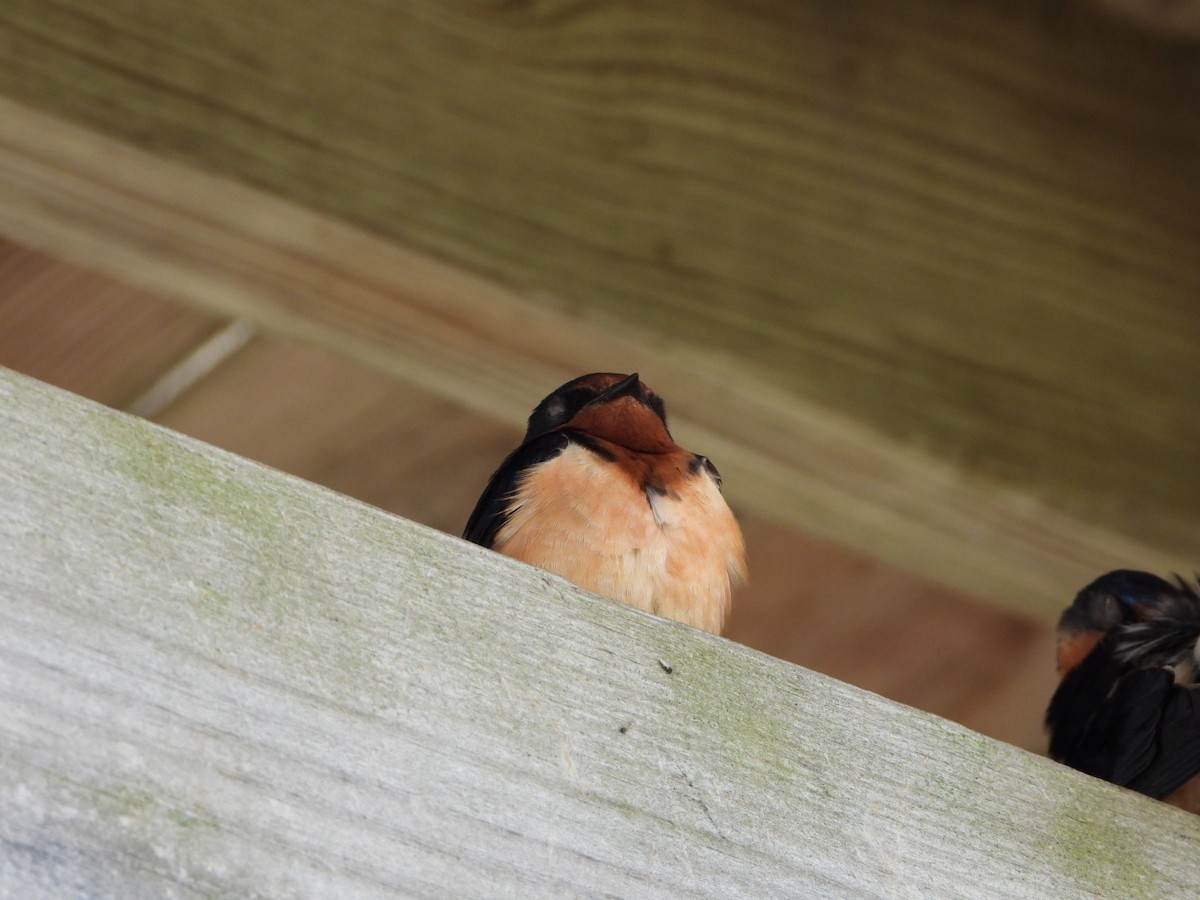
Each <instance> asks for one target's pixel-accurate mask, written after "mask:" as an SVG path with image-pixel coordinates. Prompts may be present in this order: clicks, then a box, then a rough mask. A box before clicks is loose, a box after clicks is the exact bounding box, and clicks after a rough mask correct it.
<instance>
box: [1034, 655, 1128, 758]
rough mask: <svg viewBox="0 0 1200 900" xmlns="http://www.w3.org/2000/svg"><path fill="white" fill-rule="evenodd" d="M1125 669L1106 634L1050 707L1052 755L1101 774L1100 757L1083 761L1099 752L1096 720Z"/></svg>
mask: <svg viewBox="0 0 1200 900" xmlns="http://www.w3.org/2000/svg"><path fill="white" fill-rule="evenodd" d="M1122 671H1123V667H1122V666H1121V665H1120V663H1118V662H1117V661H1116V659H1115V658H1114V656H1113V647H1112V640H1111V638H1105V639H1104V640H1103V641H1101V642H1100V643H1099V644H1097V645H1096V647H1095V649H1094V650H1092V652H1091V653H1089V654H1088V655H1087V656H1086V657H1084V659H1083V661H1082V662H1081V663H1080V664H1079V665H1078V666H1076V667H1075V668H1074V669H1072V670H1071V671H1070V672H1068V673H1067V675H1066V676H1065V677H1064V678H1063V680H1062V682H1061V683H1060V684H1059V686H1058V689H1057V690H1056V691H1055V692H1054V696H1053V697H1052V698H1051V699H1050V706H1049V708H1048V709H1047V710H1046V730H1047V731H1049V732H1050V755H1051V756H1052V757H1054V758H1055V759H1057V760H1060V761H1062V762H1065V763H1066V764H1067V765H1069V766H1073V767H1074V768H1076V769H1081V770H1082V771H1084V772H1087V773H1088V774H1090V775H1098V774H1099V773H1098V772H1097V771H1095V768H1096V766H1097V765H1098V764H1099V762H1100V761H1099V760H1092V763H1093V764H1092V765H1090V766H1085V765H1083V764H1082V762H1083V761H1084V760H1085V759H1088V758H1089V757H1091V756H1094V755H1095V751H1094V749H1092V745H1094V744H1095V742H1096V736H1095V720H1096V717H1097V715H1098V713H1099V710H1100V709H1101V708H1102V707H1103V705H1104V702H1105V699H1106V698H1107V697H1108V695H1109V694H1110V693H1111V692H1112V690H1113V688H1114V687H1115V686H1116V683H1117V679H1118V678H1120V677H1121V673H1122ZM1101 777H1107V776H1101Z"/></svg>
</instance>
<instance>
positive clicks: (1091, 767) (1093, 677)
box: [1046, 569, 1200, 812]
mask: <svg viewBox="0 0 1200 900" xmlns="http://www.w3.org/2000/svg"><path fill="white" fill-rule="evenodd" d="M1198 639H1200V594H1197V591H1196V588H1194V587H1191V586H1189V585H1188V584H1187V583H1186V582H1185V581H1184V580H1183V579H1181V578H1177V579H1176V581H1175V583H1171V582H1169V581H1166V580H1164V579H1162V578H1159V577H1157V576H1156V575H1151V574H1149V573H1147V572H1136V571H1132V570H1128V569H1119V570H1117V571H1115V572H1109V573H1108V574H1107V575H1102V576H1101V577H1099V578H1097V579H1096V580H1095V581H1093V582H1092V583H1091V584H1089V585H1088V586H1087V587H1085V588H1084V589H1083V590H1082V591H1080V592H1079V594H1078V596H1076V598H1075V602H1074V603H1072V604H1071V605H1070V606H1069V607H1067V609H1066V611H1065V612H1064V613H1063V615H1062V619H1061V620H1060V621H1059V626H1058V653H1057V655H1058V675H1059V686H1058V689H1057V690H1056V691H1055V693H1054V696H1053V698H1052V699H1051V700H1050V706H1049V708H1048V709H1047V710H1046V729H1047V731H1049V733H1050V755H1051V756H1053V757H1054V758H1055V759H1057V760H1059V761H1060V762H1064V763H1066V764H1067V765H1069V766H1072V767H1074V768H1076V769H1079V770H1080V771H1083V772H1087V773H1088V774H1089V775H1094V776H1096V777H1097V778H1103V779H1105V780H1107V781H1111V782H1113V783H1114V784H1119V785H1122V786H1123V787H1127V788H1131V789H1133V790H1135V791H1140V792H1141V793H1143V794H1147V795H1149V796H1151V797H1155V798H1157V799H1160V800H1163V801H1165V802H1167V803H1170V804H1172V805H1174V806H1178V807H1181V808H1183V809H1186V810H1189V811H1190V812H1200V686H1198V684H1197V667H1198V664H1200V660H1198V657H1200V648H1198V646H1197V640H1198Z"/></svg>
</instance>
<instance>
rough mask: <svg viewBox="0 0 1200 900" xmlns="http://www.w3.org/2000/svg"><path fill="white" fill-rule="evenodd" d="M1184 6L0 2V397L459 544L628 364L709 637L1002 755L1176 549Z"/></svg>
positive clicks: (1184, 417)
mask: <svg viewBox="0 0 1200 900" xmlns="http://www.w3.org/2000/svg"><path fill="white" fill-rule="evenodd" d="M1196 9H1197V4H1196V3H1190V2H1187V3H1175V4H1148V3H1136V2H1122V0H1105V2H1099V0H1097V2H1084V0H1055V2H1034V0H1008V2H997V3H990V4H974V3H965V2H956V0H928V2H923V3H920V4H910V5H908V6H906V7H904V9H902V10H901V9H895V8H893V9H887V10H884V9H882V8H879V7H877V6H876V5H874V4H870V3H867V2H865V0H862V2H859V0H847V2H844V3H839V4H828V3H821V2H816V0H812V2H799V3H784V2H767V0H761V2H747V3H735V2H730V0H708V2H703V3H697V4H691V5H688V6H687V7H670V6H660V5H646V4H641V3H636V2H619V3H612V4H604V5H600V6H597V5H592V4H579V3H561V2H560V3H551V2H529V3H516V4H502V5H496V4H477V3H467V2H452V3H445V2H434V0H427V2H412V3H405V4H400V3H395V4H388V3H381V4H371V5H366V4H361V5H347V4H334V3H330V2H325V0H320V2H318V0H307V2H304V3H300V4H295V3H283V2H281V0H253V2H241V0H236V2H235V0H199V2H196V3H192V4H188V5H187V6H186V7H179V8H176V9H173V10H172V11H171V12H170V14H169V15H167V14H164V13H163V11H162V9H161V7H159V6H157V5H155V4H152V3H150V2H149V0H119V2H114V3H110V4H105V5H104V6H103V7H96V6H95V5H94V4H90V3H86V2H84V0H64V2H62V3H57V4H54V5H53V6H49V5H46V4H44V3H40V2H38V0H9V2H6V3H5V4H3V6H0V235H3V236H4V237H5V238H6V239H7V242H6V243H4V244H3V245H2V251H0V364H3V365H7V366H10V367H12V368H16V369H18V370H21V371H25V372H28V373H30V374H33V375H35V376H36V377H39V378H43V379H45V380H47V381H50V382H52V383H55V384H59V385H62V386H64V387H66V388H68V389H70V390H73V391H77V392H79V393H82V394H85V395H87V396H90V397H93V398H94V399H97V400H99V401H101V402H104V403H108V404H111V405H114V406H117V407H120V408H124V409H128V410H132V411H134V412H137V413H139V414H142V415H147V416H149V417H151V418H153V419H155V420H157V421H159V422H161V423H162V424H164V425H167V426H168V427H171V428H176V429H179V430H181V431H185V432H188V433H190V434H193V435H196V436H198V437H200V438H203V439H205V440H208V441H211V442H213V443H215V444H218V445H220V446H223V447H227V448H229V449H231V450H233V451H235V452H238V453H241V454H245V455H247V456H250V457H253V458H256V459H260V460H262V461H264V462H267V463H269V464H271V465H275V466H278V467H280V468H283V469H286V470H288V471H292V472H295V473H297V474H299V475H301V476H303V477H306V478H311V479H313V480H315V481H318V482H321V483H323V484H326V485H328V486H330V487H332V488H333V489H335V490H339V491H344V492H346V493H348V494H351V495H353V496H356V497H359V498H361V499H363V500H365V501H367V502H370V503H374V504H377V505H379V506H381V507H383V508H386V509H389V510H393V511H395V512H397V513H399V514H401V515H405V516H408V517H411V518H414V519H417V520H419V521H422V522H426V523H428V524H431V525H434V526H435V527H438V528H442V529H445V530H447V531H450V532H453V533H457V532H458V531H459V530H460V529H461V526H462V523H463V521H464V520H465V517H466V515H467V513H468V512H469V510H470V507H471V504H472V503H473V501H474V499H475V496H476V495H477V493H478V491H479V490H480V489H481V488H482V486H483V484H484V482H485V480H486V478H487V475H488V474H489V473H490V471H491V469H492V468H493V467H494V466H495V465H496V463H497V462H498V461H499V460H500V459H501V458H502V457H503V455H504V454H505V453H506V452H507V451H508V450H509V449H511V447H512V446H513V445H514V442H515V441H516V440H517V438H518V436H519V434H520V426H521V421H522V418H523V416H524V415H526V414H527V413H528V411H529V409H530V408H531V407H532V406H533V404H534V403H536V401H537V400H538V399H540V398H541V396H542V395H543V394H545V393H546V391H548V390H549V389H551V388H553V387H554V386H556V385H557V384H558V383H560V382H562V381H564V380H566V379H567V378H569V377H571V376H573V375H576V374H579V373H581V372H584V371H593V370H597V369H609V370H620V371H632V370H634V369H636V370H638V371H640V372H641V373H642V374H643V376H644V377H645V379H646V380H647V381H648V382H649V383H650V384H651V385H652V386H654V387H655V388H656V389H657V390H659V392H660V393H662V394H663V395H664V397H665V398H666V400H667V403H668V407H669V409H670V410H671V411H672V412H673V413H674V422H675V431H676V434H677V436H679V437H680V439H681V441H682V442H683V443H684V444H685V445H688V446H690V447H693V448H694V449H696V450H698V451H701V452H705V453H707V454H708V455H710V456H712V457H713V459H714V460H715V461H716V462H717V464H718V465H719V466H720V468H721V470H722V472H723V473H724V474H725V476H726V482H727V490H728V494H729V496H730V498H731V501H732V503H733V504H734V506H735V508H736V509H737V510H738V512H739V514H740V516H741V518H742V520H743V522H744V524H745V527H746V531H747V535H748V537H749V539H750V545H751V564H752V579H753V580H752V584H751V585H750V587H748V588H747V589H746V590H745V591H744V592H743V593H742V595H741V596H740V597H739V598H738V604H737V607H736V610H735V615H734V619H733V621H732V623H731V625H730V627H729V629H728V632H727V634H728V636H729V637H730V638H732V639H733V640H737V641H743V642H745V643H748V644H750V645H751V646H754V647H757V648H759V649H761V650H763V651H765V652H767V653H771V654H774V655H777V656H781V657H784V658H786V659H790V660H794V661H796V662H798V663H801V664H803V665H806V666H811V667H813V668H817V669H820V670H822V671H825V672H828V673H831V674H833V675H835V676H837V677H840V678H843V679H845V680H847V681H850V682H852V683H854V684H858V685H860V686H862V687H865V688H868V689H870V690H875V691H879V692H881V693H883V694H885V695H887V696H889V697H892V698H895V699H898V700H901V701H903V702H907V703H912V704H914V705H917V706H920V707H923V708H925V709H929V710H932V711H934V712H937V713H939V714H942V715H946V716H948V717H951V718H954V719H957V720H959V721H962V722H964V723H966V724H968V725H970V726H972V727H975V728H978V729H979V730H981V731H983V732H985V733H988V734H991V735H993V736H996V737H999V738H1002V739H1005V740H1010V741H1013V742H1016V743H1019V744H1022V745H1024V746H1027V747H1031V748H1035V749H1037V748H1040V746H1041V744H1042V738H1041V730H1040V716H1041V711H1042V708H1043V706H1044V703H1045V700H1046V698H1047V696H1048V694H1049V692H1050V690H1051V685H1052V681H1053V671H1052V669H1053V666H1052V635H1051V624H1052V622H1053V619H1054V618H1055V616H1056V614H1057V611H1058V610H1059V609H1061V607H1062V606H1063V605H1065V604H1066V603H1067V602H1068V601H1069V600H1070V598H1071V595H1072V594H1073V592H1074V591H1075V590H1076V589H1077V588H1078V587H1079V586H1080V585H1082V584H1083V583H1084V582H1085V581H1086V580H1088V579H1090V578H1091V577H1092V576H1093V575H1095V574H1096V573H1097V572H1098V571H1099V570H1102V569H1105V568H1111V567H1115V566H1139V567H1144V568H1150V569H1154V570H1158V571H1169V570H1171V569H1178V570H1180V571H1184V572H1189V571H1191V569H1192V568H1193V567H1194V566H1195V564H1196V563H1195V558H1196V557H1195V552H1194V545H1195V540H1194V535H1195V534H1196V531H1197V527H1198V526H1200V469H1198V468H1197V466H1196V465H1195V451H1194V448H1195V447H1196V446H1197V442H1198V440H1200V418H1197V417H1196V415H1195V410H1196V408H1197V401H1200V353H1198V352H1197V342H1196V339H1195V334H1194V331H1195V328H1194V319H1195V306H1196V302H1197V299H1196V298H1197V297H1198V296H1200V252H1197V251H1198V247H1200V177H1198V176H1200V117H1198V116H1197V115H1196V113H1197V99H1198V90H1197V89H1198V88H1200V50H1198V49H1197V46H1198V45H1197V43H1196V39H1197V35H1198V29H1197V27H1196V22H1197V16H1196Z"/></svg>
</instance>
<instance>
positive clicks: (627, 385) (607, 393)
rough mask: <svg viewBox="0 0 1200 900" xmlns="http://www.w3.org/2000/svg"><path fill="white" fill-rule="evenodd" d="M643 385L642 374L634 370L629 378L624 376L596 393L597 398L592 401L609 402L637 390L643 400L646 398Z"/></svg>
mask: <svg viewBox="0 0 1200 900" xmlns="http://www.w3.org/2000/svg"><path fill="white" fill-rule="evenodd" d="M641 385H642V379H641V376H640V375H638V373H637V372H634V373H633V374H632V375H630V376H629V377H628V378H623V379H621V380H620V381H618V382H617V383H616V384H614V385H613V386H612V387H610V388H608V389H607V390H604V391H601V392H600V393H599V394H597V395H596V398H595V399H594V400H592V403H607V402H608V401H609V400H615V399H617V398H618V397H622V396H624V395H625V394H632V393H635V392H636V394H637V395H638V397H640V398H641V399H642V400H645V395H644V394H643V393H642V388H641ZM592 403H589V404H588V406H591V405H592Z"/></svg>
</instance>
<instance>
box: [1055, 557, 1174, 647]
mask: <svg viewBox="0 0 1200 900" xmlns="http://www.w3.org/2000/svg"><path fill="white" fill-rule="evenodd" d="M1176 590H1177V588H1176V586H1175V585H1173V584H1171V582H1169V581H1167V580H1165V579H1163V578H1159V577H1158V576H1157V575H1151V574H1150V573H1149V572H1139V571H1137V570H1135V569H1116V570H1114V571H1112V572H1108V573H1107V574H1104V575H1101V576H1100V577H1099V578H1097V579H1096V580H1095V581H1093V582H1092V583H1091V584H1089V585H1088V586H1087V587H1085V588H1084V589H1083V590H1081V591H1080V592H1079V593H1078V594H1077V595H1076V596H1075V600H1074V602H1073V603H1072V604H1071V605H1070V606H1068V607H1067V609H1066V610H1065V611H1064V612H1063V614H1062V618H1061V619H1059V623H1058V627H1059V630H1060V631H1062V632H1078V631H1109V630H1111V629H1113V628H1115V627H1116V626H1118V625H1122V624H1127V623H1129V622H1133V621H1135V620H1136V619H1137V618H1138V613H1139V610H1140V609H1143V608H1145V607H1146V606H1147V605H1153V604H1154V603H1155V602H1156V601H1157V599H1158V598H1159V597H1161V596H1162V595H1164V594H1171V593H1173V592H1175V591H1176Z"/></svg>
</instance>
